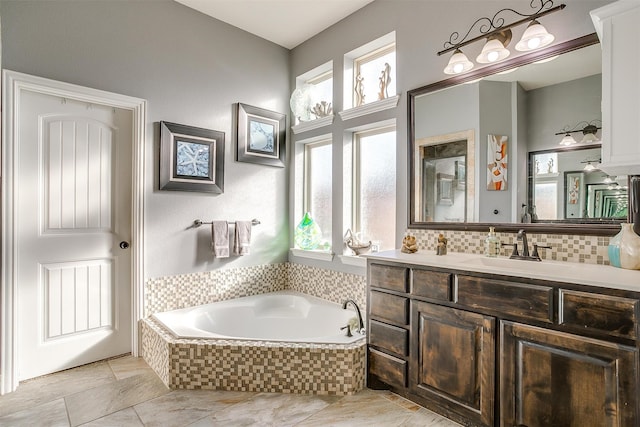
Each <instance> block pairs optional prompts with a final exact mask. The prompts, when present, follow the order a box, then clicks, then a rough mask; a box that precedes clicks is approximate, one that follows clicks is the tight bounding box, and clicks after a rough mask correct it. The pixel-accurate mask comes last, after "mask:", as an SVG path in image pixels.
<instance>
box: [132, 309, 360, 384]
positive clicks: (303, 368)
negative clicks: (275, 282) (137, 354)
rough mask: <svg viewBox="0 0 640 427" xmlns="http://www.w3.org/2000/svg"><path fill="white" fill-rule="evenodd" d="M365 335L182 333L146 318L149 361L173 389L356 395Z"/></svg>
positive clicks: (145, 345)
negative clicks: (291, 337) (320, 339)
mask: <svg viewBox="0 0 640 427" xmlns="http://www.w3.org/2000/svg"><path fill="white" fill-rule="evenodd" d="M365 352H366V346H365V343H364V340H363V341H361V342H358V343H354V344H349V345H334V344H327V345H320V344H299V343H297V344H294V343H278V342H265V341H235V340H234V341H231V340H193V339H176V338H174V337H173V336H172V335H171V334H169V333H168V332H167V331H166V330H165V329H164V328H163V327H162V326H161V325H159V324H158V323H157V322H155V321H154V320H153V319H151V318H149V319H144V320H143V321H142V353H143V356H144V359H145V361H146V362H147V363H148V364H149V366H151V367H152V368H153V370H154V371H156V373H158V376H159V377H160V379H162V381H163V382H164V383H165V384H166V385H167V386H168V387H169V388H171V389H188V390H194V389H204V390H227V391H251V392H281V393H298V394H319V395H338V396H344V395H351V394H354V393H356V392H358V391H360V390H362V389H363V388H364V377H365Z"/></svg>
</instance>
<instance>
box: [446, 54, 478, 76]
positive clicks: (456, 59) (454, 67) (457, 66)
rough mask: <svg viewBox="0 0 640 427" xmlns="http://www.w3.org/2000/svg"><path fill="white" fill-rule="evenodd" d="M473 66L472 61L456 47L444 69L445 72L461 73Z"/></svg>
mask: <svg viewBox="0 0 640 427" xmlns="http://www.w3.org/2000/svg"><path fill="white" fill-rule="evenodd" d="M472 68H473V62H471V61H469V58H467V55H465V54H464V53H462V51H461V50H460V49H456V51H455V52H454V53H453V56H452V57H451V59H449V63H448V64H447V66H446V67H445V69H444V73H445V74H461V73H465V72H467V71H469V70H470V69H472Z"/></svg>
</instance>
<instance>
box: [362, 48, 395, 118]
mask: <svg viewBox="0 0 640 427" xmlns="http://www.w3.org/2000/svg"><path fill="white" fill-rule="evenodd" d="M391 52H393V53H396V54H397V51H396V42H395V41H394V42H392V43H389V44H387V45H385V46H381V47H379V48H377V49H374V50H372V51H370V52H367V53H365V54H364V55H360V56H358V57H357V58H354V59H353V76H351V79H352V82H353V87H355V86H356V84H357V83H356V77H357V76H358V75H359V74H360V69H361V68H362V66H363V65H365V64H368V63H370V62H372V61H375V60H376V59H378V58H381V57H383V56H385V55H387V54H389V53H391ZM396 62H397V61H396ZM395 66H396V64H395V63H394V64H392V65H391V70H392V71H391V72H392V73H393V75H394V77H395ZM394 80H395V78H394ZM351 92H352V95H351V105H354V106H355V105H356V101H357V99H356V93H355V90H352V91H351ZM371 102H375V101H369V102H365V103H364V104H363V105H366V104H369V103H371Z"/></svg>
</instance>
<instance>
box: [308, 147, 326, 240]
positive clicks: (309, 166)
mask: <svg viewBox="0 0 640 427" xmlns="http://www.w3.org/2000/svg"><path fill="white" fill-rule="evenodd" d="M327 145H328V146H330V147H331V153H332V154H333V141H332V140H331V138H323V139H320V140H317V141H312V142H306V143H304V147H303V153H302V158H303V166H302V212H303V213H304V212H310V206H309V204H310V200H311V197H310V196H311V184H312V183H311V156H310V155H309V154H308V153H309V152H310V150H311V149H313V148H317V147H324V146H327ZM331 163H332V168H333V159H332V162H331ZM331 183H332V185H333V173H331ZM332 193H333V191H332ZM331 199H332V200H331V206H332V209H333V194H332V196H331ZM332 232H333V221H332V224H331V229H330V230H329V235H331V233H332Z"/></svg>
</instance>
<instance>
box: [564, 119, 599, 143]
mask: <svg viewBox="0 0 640 427" xmlns="http://www.w3.org/2000/svg"><path fill="white" fill-rule="evenodd" d="M597 123H602V122H600V120H597V119H596V120H592V121H590V122H586V121H582V122H580V123H578V124H577V125H575V126H574V127H572V128H569V127H568V126H565V127H564V129H562V130H561V131H560V132H556V135H564V137H562V139H561V140H560V142H559V143H558V145H563V146H566V145H574V144H577V143H578V141H576V140H575V138H574V137H573V136H571V134H572V133H582V135H583V136H582V139H581V140H580V143H581V144H592V143H596V142H600V140H599V139H598V136H597V135H596V134H597V132H598V130H599V129H602V127H601V126H597Z"/></svg>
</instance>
